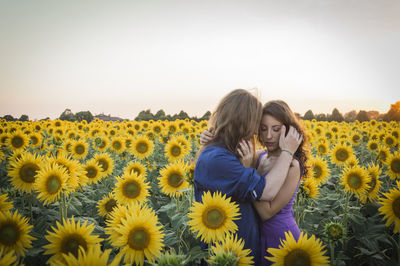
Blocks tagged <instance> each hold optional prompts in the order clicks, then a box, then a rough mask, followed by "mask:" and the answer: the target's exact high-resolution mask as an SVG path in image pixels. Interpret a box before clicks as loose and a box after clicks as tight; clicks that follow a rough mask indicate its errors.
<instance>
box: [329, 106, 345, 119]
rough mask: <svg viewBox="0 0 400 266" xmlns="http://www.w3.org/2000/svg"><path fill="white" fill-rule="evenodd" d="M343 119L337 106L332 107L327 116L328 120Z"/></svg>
mask: <svg viewBox="0 0 400 266" xmlns="http://www.w3.org/2000/svg"><path fill="white" fill-rule="evenodd" d="M343 120H344V118H343V115H342V114H341V113H340V112H339V110H338V109H337V108H334V109H333V111H332V114H331V115H330V116H329V118H328V121H337V122H342V121H343Z"/></svg>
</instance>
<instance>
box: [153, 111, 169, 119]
mask: <svg viewBox="0 0 400 266" xmlns="http://www.w3.org/2000/svg"><path fill="white" fill-rule="evenodd" d="M165 119H166V116H165V112H164V110H162V109H160V110H158V111H157V113H156V114H155V115H154V120H165Z"/></svg>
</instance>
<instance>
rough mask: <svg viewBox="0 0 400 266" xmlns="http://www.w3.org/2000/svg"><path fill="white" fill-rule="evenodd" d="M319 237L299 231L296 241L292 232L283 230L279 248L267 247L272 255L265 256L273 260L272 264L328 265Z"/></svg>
mask: <svg viewBox="0 0 400 266" xmlns="http://www.w3.org/2000/svg"><path fill="white" fill-rule="evenodd" d="M323 249H324V246H323V245H322V242H321V240H320V239H317V238H316V237H315V236H314V235H312V236H311V237H310V238H308V236H307V234H304V233H303V232H301V233H300V237H299V239H298V241H296V240H295V238H294V237H293V235H292V232H290V231H289V233H288V232H285V240H281V245H280V246H279V248H269V249H268V250H267V252H268V253H269V254H271V255H272V257H265V258H266V259H268V260H270V261H272V262H274V264H273V265H329V258H328V257H327V256H325V255H324V254H325V253H326V250H325V251H323Z"/></svg>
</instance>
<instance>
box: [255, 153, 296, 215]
mask: <svg viewBox="0 0 400 266" xmlns="http://www.w3.org/2000/svg"><path fill="white" fill-rule="evenodd" d="M299 179H300V164H299V161H297V160H296V159H294V160H293V161H292V166H291V167H290V169H289V172H288V175H287V177H286V180H285V182H284V184H283V185H282V187H281V189H280V190H279V192H278V194H277V195H276V197H275V198H274V199H273V200H272V201H255V202H253V205H254V207H255V208H256V210H257V212H258V214H259V215H260V217H261V219H262V220H263V221H265V220H268V219H269V218H271V217H272V216H274V215H275V214H276V213H278V212H279V211H280V210H281V209H282V208H283V207H285V206H286V205H287V204H288V203H289V201H290V199H291V198H292V197H293V194H294V192H295V191H296V187H297V185H298V182H299Z"/></svg>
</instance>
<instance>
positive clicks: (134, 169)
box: [124, 161, 147, 177]
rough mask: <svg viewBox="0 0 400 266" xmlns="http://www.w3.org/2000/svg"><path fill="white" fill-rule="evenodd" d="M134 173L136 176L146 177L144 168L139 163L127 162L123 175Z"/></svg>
mask: <svg viewBox="0 0 400 266" xmlns="http://www.w3.org/2000/svg"><path fill="white" fill-rule="evenodd" d="M132 173H136V174H137V175H143V176H144V177H147V172H146V167H145V166H144V165H143V164H142V163H140V162H139V161H134V162H129V163H128V165H127V166H126V167H125V169H124V174H128V175H129V174H132Z"/></svg>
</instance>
